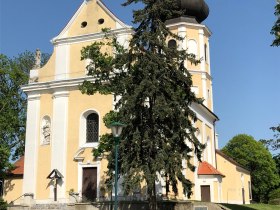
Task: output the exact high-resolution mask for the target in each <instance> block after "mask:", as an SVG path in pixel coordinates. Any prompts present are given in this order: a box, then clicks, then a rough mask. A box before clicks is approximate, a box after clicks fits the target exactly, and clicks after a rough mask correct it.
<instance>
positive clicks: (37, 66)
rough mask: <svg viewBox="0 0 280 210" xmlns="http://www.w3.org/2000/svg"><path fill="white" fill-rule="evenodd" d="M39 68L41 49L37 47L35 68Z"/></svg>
mask: <svg viewBox="0 0 280 210" xmlns="http://www.w3.org/2000/svg"><path fill="white" fill-rule="evenodd" d="M39 68H41V51H40V50H39V49H36V53H35V65H34V69H39Z"/></svg>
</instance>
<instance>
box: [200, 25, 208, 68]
mask: <svg viewBox="0 0 280 210" xmlns="http://www.w3.org/2000/svg"><path fill="white" fill-rule="evenodd" d="M198 34H199V56H200V58H201V62H200V70H201V71H205V70H206V68H205V56H204V55H205V52H204V44H205V42H204V30H203V29H199V31H198Z"/></svg>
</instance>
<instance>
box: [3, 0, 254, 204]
mask: <svg viewBox="0 0 280 210" xmlns="http://www.w3.org/2000/svg"><path fill="white" fill-rule="evenodd" d="M186 2H188V1H186ZM201 2H203V4H205V3H204V1H201ZM204 6H205V7H207V5H204ZM207 8H208V7H207ZM207 15H208V14H207ZM207 15H206V17H207ZM206 17H204V19H205V18H206ZM199 18H200V17H197V18H191V17H179V18H175V19H172V20H169V21H167V23H166V24H167V26H168V28H169V29H170V30H171V31H172V32H173V33H175V34H178V35H179V36H180V37H183V38H184V39H183V40H182V41H180V42H178V43H176V45H177V46H178V48H180V49H184V50H187V51H188V52H189V53H193V54H195V55H196V56H197V58H200V59H201V62H200V64H198V65H193V64H192V63H190V62H188V61H186V66H187V69H188V70H189V72H190V73H191V75H192V79H193V87H192V91H193V92H194V93H195V94H196V95H197V97H200V98H204V102H203V105H197V104H193V105H192V107H191V108H192V109H193V110H194V111H195V112H196V114H197V117H198V121H197V122H196V127H197V128H198V132H197V137H198V139H199V140H200V141H201V142H202V143H205V144H207V147H206V149H205V150H204V153H203V162H199V161H198V160H197V158H195V157H194V158H193V159H192V163H193V164H194V165H195V166H196V170H195V172H191V171H190V170H189V169H188V168H187V164H186V163H185V162H184V161H183V162H182V166H183V168H184V169H183V173H184V175H185V176H186V177H187V178H188V179H189V180H191V181H192V182H193V183H194V186H193V194H192V196H191V198H187V196H186V195H185V194H184V193H183V189H182V187H181V186H179V194H178V196H177V197H176V198H177V199H180V200H189V199H190V200H203V201H211V202H219V203H250V200H251V197H252V196H251V189H250V188H251V178H250V172H249V171H248V170H246V169H245V168H243V167H242V166H240V165H239V164H238V163H236V162H235V161H234V160H232V159H230V158H228V157H226V156H225V155H224V154H223V153H222V152H221V151H219V150H217V148H218V140H217V135H216V134H215V123H216V121H217V120H218V117H217V116H216V115H215V114H214V112H213V92H212V77H211V66H210V46H209V39H210V36H211V32H210V30H209V29H208V28H207V26H205V25H203V24H201V22H200V21H197V20H199ZM202 18H203V17H202ZM102 28H110V29H111V32H112V33H113V34H114V35H115V36H116V37H117V39H118V42H119V43H120V44H122V45H124V46H125V47H128V43H129V39H130V37H131V35H132V33H133V31H132V29H131V27H130V26H128V25H126V24H125V23H123V22H122V21H121V20H119V19H118V18H117V17H116V16H115V15H114V14H113V13H112V12H111V11H110V10H109V9H108V8H107V7H106V6H105V5H104V3H103V2H102V1H100V0H85V1H84V2H83V3H82V5H81V6H80V8H79V9H78V10H77V12H76V13H75V14H74V16H73V17H72V19H71V20H70V22H69V23H68V24H67V25H66V27H65V28H64V29H63V30H62V31H61V33H60V34H59V35H58V36H57V37H55V38H53V39H52V43H53V46H54V50H53V53H52V56H51V57H50V60H49V61H48V63H47V64H46V65H45V66H43V67H40V66H36V68H35V69H33V70H31V71H30V81H29V84H27V85H26V86H24V87H23V91H24V92H25V93H26V94H27V95H28V109H27V128H26V145H25V149H26V150H25V156H24V166H23V164H22V165H21V167H24V172H23V178H22V179H21V182H20V183H19V184H16V185H14V186H13V189H11V188H8V187H7V185H6V187H5V183H4V199H5V198H6V199H7V200H8V201H9V202H10V201H14V203H20V204H24V203H25V204H27V203H36V204H45V203H53V202H60V203H69V202H77V201H79V200H81V199H87V200H101V199H110V196H111V192H107V191H106V188H105V185H104V180H105V177H106V175H105V171H106V170H107V160H106V159H98V160H96V159H94V158H93V156H92V150H93V149H94V148H96V147H97V146H98V141H99V136H100V135H102V134H105V133H109V132H110V130H108V128H106V127H105V125H104V124H103V122H102V118H103V116H104V115H105V114H106V113H108V112H109V111H110V110H113V109H114V103H115V101H114V97H113V96H112V95H106V96H105V95H101V94H95V95H93V96H88V95H83V94H82V93H81V92H80V91H79V85H80V84H81V83H82V82H83V81H84V80H85V79H87V80H91V79H92V78H90V77H88V76H87V71H86V66H87V65H88V61H81V60H80V57H81V54H80V53H81V49H82V47H85V46H87V45H90V44H91V43H93V42H95V41H102V40H103V38H104V33H103V32H102ZM167 41H168V42H169V43H171V42H174V41H175V40H167ZM106 50H107V51H108V52H112V49H110V48H109V47H108V48H107V49H106ZM37 56H38V58H39V57H40V54H39V52H37ZM56 176H57V177H56ZM17 181H18V180H17ZM11 182H13V179H12V177H11ZM120 185H121V184H120ZM157 190H158V194H159V197H164V195H165V193H166V191H165V182H164V180H160V181H159V183H158V184H157ZM15 192H17V195H14V193H15ZM54 192H56V194H55V193H54ZM18 195H19V196H20V195H23V196H22V198H20V199H18V200H15V199H16V198H17V196H18ZM73 196H74V197H75V199H74V200H73ZM112 196H113V197H114V193H113V194H112ZM119 196H120V198H122V197H123V192H122V190H121V186H120V190H119ZM170 196H171V197H172V193H170ZM136 199H145V192H144V191H141V192H138V197H137V198H136Z"/></svg>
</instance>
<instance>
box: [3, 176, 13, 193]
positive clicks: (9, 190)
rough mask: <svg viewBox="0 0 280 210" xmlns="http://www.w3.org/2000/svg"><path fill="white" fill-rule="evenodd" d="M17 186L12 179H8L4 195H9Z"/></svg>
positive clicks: (5, 183)
mask: <svg viewBox="0 0 280 210" xmlns="http://www.w3.org/2000/svg"><path fill="white" fill-rule="evenodd" d="M14 187H15V184H12V180H11V179H6V180H5V182H4V195H7V194H8V193H9V192H11V191H12V190H13V189H14Z"/></svg>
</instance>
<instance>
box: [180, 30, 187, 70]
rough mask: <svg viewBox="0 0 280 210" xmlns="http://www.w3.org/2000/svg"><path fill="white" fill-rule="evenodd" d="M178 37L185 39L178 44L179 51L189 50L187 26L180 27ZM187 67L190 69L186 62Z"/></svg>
mask: <svg viewBox="0 0 280 210" xmlns="http://www.w3.org/2000/svg"><path fill="white" fill-rule="evenodd" d="M178 36H179V37H181V38H183V40H182V41H180V42H179V43H178V49H179V50H187V28H186V27H185V26H180V27H178ZM185 67H186V68H188V61H187V60H186V61H185Z"/></svg>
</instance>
